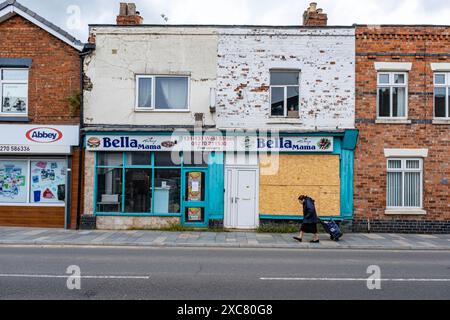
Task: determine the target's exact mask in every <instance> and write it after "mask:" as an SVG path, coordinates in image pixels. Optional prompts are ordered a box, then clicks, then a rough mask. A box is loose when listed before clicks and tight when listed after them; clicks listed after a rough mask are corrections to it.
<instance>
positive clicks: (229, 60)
mask: <svg viewBox="0 0 450 320" xmlns="http://www.w3.org/2000/svg"><path fill="white" fill-rule="evenodd" d="M218 32H219V44H218V71H217V103H216V105H217V120H216V123H217V126H218V127H219V128H229V127H237V128H259V129H274V128H279V129H295V130H315V129H318V130H335V129H336V127H339V128H341V129H342V128H354V103H355V101H354V85H355V78H354V72H355V65H354V58H355V57H354V50H355V43H354V29H353V28H336V29H334V28H317V29H316V28H300V27H299V28H292V29H291V28H288V29H285V28H255V29H253V28H233V29H230V28H223V29H221V28H219V30H218ZM277 68H278V69H280V68H281V69H299V70H301V76H300V77H301V80H300V82H301V86H300V99H301V101H300V119H298V118H297V119H292V118H290V119H276V118H272V117H271V116H270V113H271V101H270V89H269V88H270V87H269V86H270V69H277Z"/></svg>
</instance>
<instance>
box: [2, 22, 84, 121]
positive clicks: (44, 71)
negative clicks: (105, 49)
mask: <svg viewBox="0 0 450 320" xmlns="http://www.w3.org/2000/svg"><path fill="white" fill-rule="evenodd" d="M0 57H2V58H32V59H33V62H32V66H31V68H30V73H29V89H28V107H29V112H28V114H29V117H30V119H31V123H39V124H42V123H46V124H49V123H54V124H56V123H58V124H72V123H73V124H78V123H79V110H78V111H77V113H75V114H71V112H70V106H69V103H68V101H67V97H68V96H70V95H71V94H72V93H73V92H76V91H78V92H79V91H80V57H79V54H78V52H77V51H76V50H75V49H74V48H72V47H71V46H69V45H68V44H66V43H64V42H62V41H61V40H59V39H57V38H56V37H54V36H53V35H51V34H49V33H48V32H47V31H45V30H43V29H41V28H39V27H38V26H36V25H34V24H33V23H31V22H29V21H27V20H25V19H23V18H22V17H20V16H18V15H16V16H14V17H12V18H10V19H8V20H6V21H5V22H2V23H0Z"/></svg>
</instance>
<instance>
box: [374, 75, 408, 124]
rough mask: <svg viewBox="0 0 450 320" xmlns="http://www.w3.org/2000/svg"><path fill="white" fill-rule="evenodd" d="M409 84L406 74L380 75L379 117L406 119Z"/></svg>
mask: <svg viewBox="0 0 450 320" xmlns="http://www.w3.org/2000/svg"><path fill="white" fill-rule="evenodd" d="M407 83H408V75H407V74H406V73H394V72H391V73H379V74H378V89H377V96H378V117H380V118H405V117H406V108H407V98H408V95H407Z"/></svg>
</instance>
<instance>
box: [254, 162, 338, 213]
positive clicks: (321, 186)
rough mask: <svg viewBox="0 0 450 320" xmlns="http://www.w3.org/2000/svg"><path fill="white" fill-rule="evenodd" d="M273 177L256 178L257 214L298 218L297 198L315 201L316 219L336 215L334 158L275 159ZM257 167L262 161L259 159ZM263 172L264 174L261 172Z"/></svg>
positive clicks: (336, 183)
mask: <svg viewBox="0 0 450 320" xmlns="http://www.w3.org/2000/svg"><path fill="white" fill-rule="evenodd" d="M279 157H280V158H279V170H278V173H277V174H276V175H261V177H260V204H259V205H260V213H261V214H265V215H302V214H303V212H302V208H300V204H299V202H298V200H297V199H298V196H299V195H301V194H305V195H308V196H310V197H311V198H313V199H314V200H316V208H317V212H318V214H319V215H320V216H331V215H333V216H336V215H340V177H339V156H338V155H287V154H280V155H279ZM260 161H261V166H264V162H265V159H264V157H261V160H260ZM261 171H264V170H261Z"/></svg>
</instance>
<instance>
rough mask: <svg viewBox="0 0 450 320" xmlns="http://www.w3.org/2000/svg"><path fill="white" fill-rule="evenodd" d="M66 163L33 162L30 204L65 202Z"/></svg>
mask: <svg viewBox="0 0 450 320" xmlns="http://www.w3.org/2000/svg"><path fill="white" fill-rule="evenodd" d="M66 171H67V168H66V163H65V161H62V160H60V161H43V160H40V161H31V179H30V180H31V191H30V202H33V203H58V202H64V199H65V194H66Z"/></svg>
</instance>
